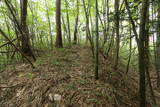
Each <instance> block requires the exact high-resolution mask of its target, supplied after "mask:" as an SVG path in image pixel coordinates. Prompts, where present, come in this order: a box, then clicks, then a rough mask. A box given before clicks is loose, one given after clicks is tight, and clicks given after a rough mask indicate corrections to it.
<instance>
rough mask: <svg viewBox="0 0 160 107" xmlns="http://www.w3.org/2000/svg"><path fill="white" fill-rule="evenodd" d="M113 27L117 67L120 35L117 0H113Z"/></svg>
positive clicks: (116, 64)
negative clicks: (114, 30)
mask: <svg viewBox="0 0 160 107" xmlns="http://www.w3.org/2000/svg"><path fill="white" fill-rule="evenodd" d="M115 29H116V60H115V69H117V66H118V60H119V44H120V36H119V0H115Z"/></svg>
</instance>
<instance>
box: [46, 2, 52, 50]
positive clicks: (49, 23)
mask: <svg viewBox="0 0 160 107" xmlns="http://www.w3.org/2000/svg"><path fill="white" fill-rule="evenodd" d="M45 6H46V13H47V15H46V16H47V19H48V25H49V34H50V45H51V50H52V49H53V38H52V29H51V21H50V16H49V10H48V4H47V1H46V0H45Z"/></svg>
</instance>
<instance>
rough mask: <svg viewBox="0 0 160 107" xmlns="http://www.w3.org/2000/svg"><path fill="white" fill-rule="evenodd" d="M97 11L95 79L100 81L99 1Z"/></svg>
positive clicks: (96, 5) (96, 4)
mask: <svg viewBox="0 0 160 107" xmlns="http://www.w3.org/2000/svg"><path fill="white" fill-rule="evenodd" d="M95 9H96V18H95V19H96V20H95V21H96V47H95V49H96V52H95V53H96V54H95V58H96V60H95V79H96V80H98V78H99V76H98V68H99V29H98V0H96V2H95Z"/></svg>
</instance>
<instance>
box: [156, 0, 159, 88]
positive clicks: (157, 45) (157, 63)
mask: <svg viewBox="0 0 160 107" xmlns="http://www.w3.org/2000/svg"><path fill="white" fill-rule="evenodd" d="M158 6H159V7H158V16H157V19H158V21H157V40H156V58H157V59H156V69H157V86H158V87H159V88H160V1H158Z"/></svg>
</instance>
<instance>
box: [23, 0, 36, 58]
mask: <svg viewBox="0 0 160 107" xmlns="http://www.w3.org/2000/svg"><path fill="white" fill-rule="evenodd" d="M27 3H28V1H27V0H20V9H21V21H20V22H21V23H20V25H21V30H22V32H23V35H22V39H21V42H22V52H23V53H24V54H25V55H27V56H32V57H33V59H34V60H35V56H34V54H33V52H32V50H31V47H30V40H29V31H28V28H27V22H26V21H27Z"/></svg>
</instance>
